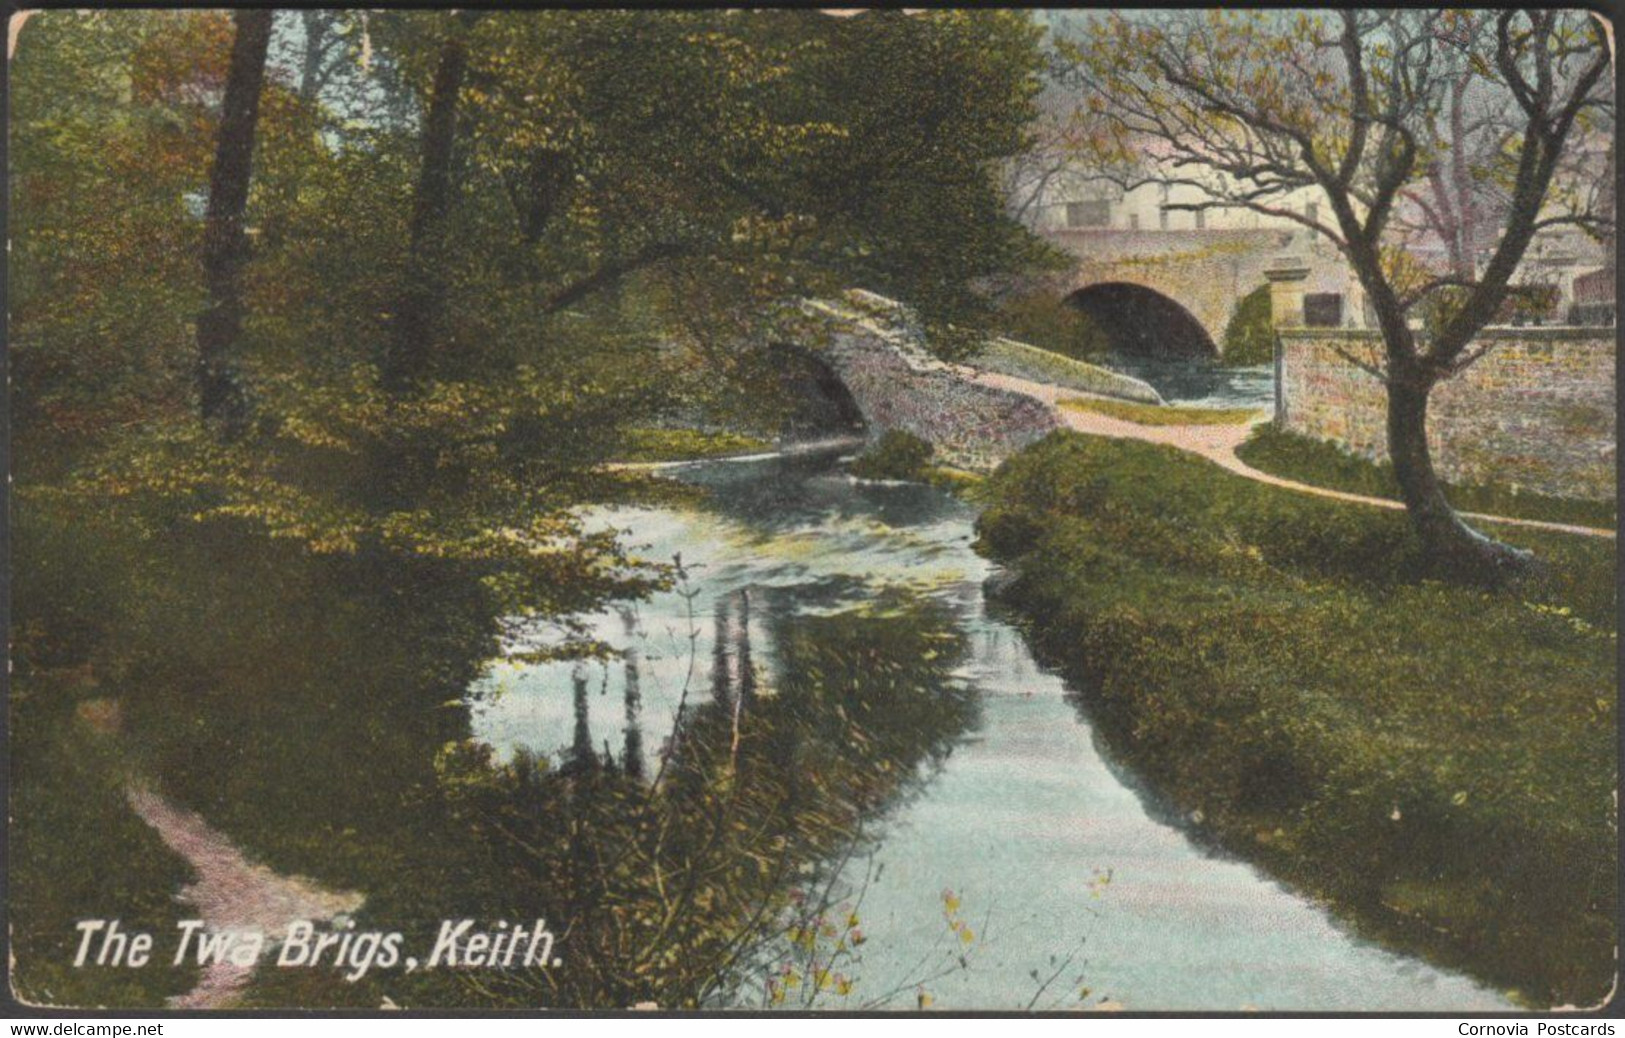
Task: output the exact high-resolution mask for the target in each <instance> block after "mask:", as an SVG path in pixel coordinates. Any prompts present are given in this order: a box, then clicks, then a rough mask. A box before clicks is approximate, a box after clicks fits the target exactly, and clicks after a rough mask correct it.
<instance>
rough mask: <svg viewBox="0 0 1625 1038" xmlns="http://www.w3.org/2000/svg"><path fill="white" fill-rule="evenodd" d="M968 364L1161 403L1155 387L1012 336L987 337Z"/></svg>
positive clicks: (1101, 392) (1086, 390) (1001, 372)
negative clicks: (987, 339) (1030, 344)
mask: <svg viewBox="0 0 1625 1038" xmlns="http://www.w3.org/2000/svg"><path fill="white" fill-rule="evenodd" d="M971 363H973V364H974V365H975V366H976V367H979V368H982V369H984V370H986V371H992V372H996V373H998V374H1001V375H1011V376H1014V377H1016V378H1024V379H1028V380H1030V381H1033V382H1047V383H1049V384H1051V385H1056V386H1061V387H1063V388H1066V389H1075V390H1077V391H1078V392H1080V393H1099V394H1102V395H1105V396H1111V397H1120V398H1122V399H1125V400H1136V401H1140V402H1142V403H1145V404H1153V405H1155V404H1159V403H1161V402H1162V401H1161V398H1160V397H1159V396H1158V395H1157V391H1156V390H1155V389H1152V388H1151V387H1150V386H1149V385H1146V384H1145V383H1144V382H1142V381H1140V380H1139V379H1137V378H1132V377H1130V376H1128V375H1123V374H1120V373H1118V372H1116V371H1112V370H1111V369H1110V368H1103V367H1101V366H1100V365H1098V364H1090V363H1088V362H1087V361H1082V360H1075V359H1073V358H1072V357H1068V356H1064V355H1062V354H1060V353H1055V352H1053V351H1051V350H1045V349H1039V348H1038V347H1036V346H1029V345H1027V344H1026V343H1022V342H1016V341H1015V340H1013V339H991V340H989V341H988V342H987V343H985V344H984V345H983V346H982V348H981V350H980V351H979V352H978V353H977V354H976V356H975V357H974V358H973V359H972V361H971Z"/></svg>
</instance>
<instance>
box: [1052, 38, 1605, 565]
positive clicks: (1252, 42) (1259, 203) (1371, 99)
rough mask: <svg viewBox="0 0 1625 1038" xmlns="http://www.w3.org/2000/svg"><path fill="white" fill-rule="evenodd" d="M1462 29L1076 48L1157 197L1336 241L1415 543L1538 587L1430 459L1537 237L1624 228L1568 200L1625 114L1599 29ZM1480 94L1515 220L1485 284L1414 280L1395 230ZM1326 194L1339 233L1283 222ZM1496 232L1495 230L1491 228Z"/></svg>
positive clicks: (1327, 223)
mask: <svg viewBox="0 0 1625 1038" xmlns="http://www.w3.org/2000/svg"><path fill="white" fill-rule="evenodd" d="M1478 24H1479V23H1478V22H1477V21H1476V20H1475V16H1472V15H1470V14H1466V13H1463V12H1458V11H1439V10H1430V11H1422V10H1416V11H1339V12H1336V13H1334V14H1324V15H1321V14H1309V13H1300V14H1292V15H1288V14H1284V13H1274V12H1244V13H1228V12H1221V11H1218V10H1211V11H1206V12H1181V13H1177V14H1162V13H1159V14H1156V15H1144V16H1129V15H1116V14H1114V15H1111V16H1108V17H1105V18H1101V19H1098V20H1096V21H1095V22H1093V23H1092V24H1091V26H1090V27H1089V28H1088V30H1087V31H1086V34H1085V36H1084V37H1083V38H1082V39H1081V40H1079V41H1077V42H1076V43H1075V44H1073V46H1072V55H1073V57H1074V59H1075V60H1076V62H1077V72H1078V77H1079V80H1080V82H1081V83H1082V85H1083V87H1084V89H1085V90H1086V91H1087V92H1088V95H1089V101H1088V103H1089V105H1090V106H1091V108H1092V110H1094V111H1095V112H1097V113H1099V114H1100V115H1102V116H1103V117H1105V118H1106V119H1107V120H1108V121H1109V122H1110V123H1111V125H1112V126H1114V128H1115V134H1114V135H1113V138H1112V140H1111V142H1110V147H1109V148H1106V149H1103V150H1104V152H1105V153H1106V155H1107V158H1108V160H1115V161H1117V162H1118V163H1119V165H1118V173H1119V174H1120V175H1132V173H1131V172H1130V164H1129V163H1127V162H1126V161H1124V160H1126V159H1128V158H1129V157H1130V156H1133V155H1137V154H1145V153H1147V152H1151V153H1154V154H1155V155H1156V156H1157V163H1156V169H1154V170H1152V171H1151V172H1149V173H1143V171H1142V175H1143V176H1144V177H1145V179H1150V180H1157V181H1162V182H1165V183H1184V184H1192V185H1195V186H1196V187H1198V188H1201V189H1202V190H1203V191H1205V192H1206V196H1207V197H1206V200H1204V201H1200V202H1193V203H1189V204H1186V205H1183V206H1179V207H1181V208H1192V209H1204V208H1211V207H1242V208H1248V209H1253V210H1255V211H1258V212H1261V213H1266V214H1269V215H1272V216H1278V217H1282V218H1285V219H1289V220H1292V221H1294V222H1296V223H1299V224H1302V225H1304V226H1306V227H1308V228H1309V229H1310V230H1312V231H1313V232H1314V233H1316V234H1318V235H1321V236H1323V237H1325V238H1326V239H1328V240H1330V241H1331V242H1333V243H1334V244H1335V245H1336V246H1337V248H1338V249H1339V250H1340V251H1341V253H1342V254H1343V256H1344V257H1345V258H1346V260H1347V261H1348V263H1349V264H1350V266H1351V267H1352V268H1353V270H1354V272H1355V274H1356V275H1357V276H1358V277H1359V279H1360V283H1361V286H1362V287H1363V288H1364V290H1365V294H1366V296H1367V298H1368V300H1369V302H1370V304H1371V307H1372V309H1373V311H1374V312H1375V315H1376V320H1377V324H1378V327H1379V328H1380V329H1381V331H1382V337H1383V346H1384V350H1383V358H1382V361H1381V363H1380V364H1379V365H1374V366H1369V367H1370V370H1371V371H1372V373H1373V374H1374V375H1375V376H1376V377H1378V378H1380V379H1381V380H1382V382H1383V384H1384V385H1385V387H1386V389H1387V397H1388V449H1389V455H1390V457H1391V458H1392V459H1393V463H1394V472H1395V476H1396V477H1397V479H1398V481H1399V485H1400V489H1401V492H1402V495H1403V497H1404V500H1405V505H1406V508H1407V510H1408V512H1409V514H1410V517H1411V521H1412V525H1413V526H1414V528H1415V530H1416V533H1417V534H1418V536H1419V537H1420V539H1421V540H1422V542H1423V543H1424V544H1425V545H1426V546H1427V548H1428V549H1429V553H1430V555H1431V557H1433V558H1434V559H1435V560H1437V561H1438V562H1440V563H1442V564H1443V565H1445V566H1446V567H1448V568H1450V569H1453V570H1455V571H1457V572H1460V573H1463V574H1467V575H1470V576H1472V577H1474V578H1475V579H1487V580H1500V579H1504V578H1507V577H1509V576H1514V575H1517V574H1521V573H1524V572H1526V571H1527V570H1528V569H1529V567H1530V564H1531V561H1532V560H1531V557H1530V556H1529V555H1528V553H1527V552H1523V551H1519V550H1515V549H1513V548H1511V547H1509V546H1507V545H1504V544H1502V543H1500V542H1498V541H1495V540H1492V539H1490V538H1488V537H1485V536H1483V535H1482V534H1480V533H1479V532H1477V531H1476V530H1474V529H1472V528H1471V527H1469V526H1468V525H1467V524H1466V523H1464V522H1463V521H1462V520H1461V518H1460V517H1459V516H1458V515H1457V514H1456V512H1455V511H1454V510H1453V509H1452V508H1451V507H1450V504H1449V502H1448V501H1446V499H1445V496H1444V492H1443V489H1442V487H1441V485H1440V482H1439V479H1438V477H1437V475H1436V474H1435V472H1434V469H1433V463H1432V459H1431V457H1430V455H1429V452H1428V444H1427V436H1426V422H1427V404H1428V396H1429V394H1430V393H1431V391H1432V389H1433V387H1434V386H1436V385H1438V384H1439V382H1441V381H1442V380H1444V379H1447V378H1449V377H1451V376H1452V375H1454V374H1456V373H1457V372H1459V371H1461V370H1462V368H1464V367H1466V366H1467V365H1469V364H1471V363H1473V362H1474V361H1475V360H1476V359H1478V358H1479V357H1480V356H1482V355H1483V352H1484V350H1485V349H1486V348H1487V347H1486V346H1483V345H1477V346H1475V345H1474V344H1473V340H1474V337H1475V335H1476V334H1477V333H1478V331H1479V330H1480V329H1481V328H1483V327H1484V326H1485V324H1486V323H1488V322H1489V321H1490V320H1492V319H1493V318H1494V317H1495V315H1496V313H1497V311H1498V310H1499V309H1500V308H1501V305H1502V302H1503V300H1504V299H1505V298H1506V295H1507V290H1508V284H1509V282H1510V280H1511V278H1512V276H1513V274H1514V272H1515V271H1516V270H1517V268H1518V265H1519V262H1520V261H1521V259H1522V258H1523V255H1524V253H1525V251H1526V249H1527V248H1528V247H1529V243H1530V241H1531V239H1533V238H1534V236H1535V235H1536V234H1537V233H1539V232H1540V231H1542V230H1544V229H1547V228H1551V227H1557V226H1561V225H1565V224H1568V225H1578V226H1581V227H1584V228H1587V229H1589V230H1592V231H1598V230H1601V229H1603V228H1604V226H1605V225H1607V224H1610V223H1611V217H1607V218H1604V217H1602V216H1600V215H1599V214H1597V213H1593V212H1587V211H1583V210H1582V209H1579V208H1576V207H1574V206H1573V205H1572V201H1573V200H1572V199H1571V198H1570V197H1569V196H1568V192H1566V191H1563V190H1561V189H1554V186H1553V185H1554V178H1555V177H1556V175H1557V173H1558V171H1559V169H1560V168H1561V167H1562V165H1563V163H1564V161H1565V157H1566V155H1567V154H1568V151H1569V149H1570V146H1571V143H1572V141H1573V140H1574V138H1575V135H1576V131H1577V127H1582V126H1583V125H1584V124H1586V123H1587V122H1588V121H1590V120H1592V119H1594V118H1595V117H1597V116H1599V115H1606V114H1607V113H1609V112H1611V111H1612V105H1613V98H1612V92H1611V87H1610V81H1609V78H1608V76H1607V72H1608V69H1609V63H1610V46H1609V43H1608V40H1607V33H1606V29H1605V27H1604V26H1603V24H1602V22H1601V20H1600V19H1598V18H1596V17H1594V16H1592V15H1589V14H1586V13H1583V12H1562V11H1527V12H1525V11H1502V12H1500V13H1498V14H1497V15H1495V17H1494V22H1493V27H1490V28H1488V29H1487V30H1486V31H1482V32H1479V31H1473V30H1474V27H1475V26H1477V25H1478ZM1464 78H1466V79H1469V80H1470V81H1471V82H1472V83H1473V84H1474V89H1475V91H1476V92H1477V93H1479V94H1484V95H1489V96H1493V97H1494V98H1496V100H1497V102H1498V103H1499V104H1500V105H1501V106H1502V107H1504V109H1505V110H1506V111H1507V112H1508V113H1509V118H1510V120H1511V125H1512V128H1513V131H1514V132H1513V133H1512V135H1511V138H1510V140H1509V141H1508V143H1507V145H1506V147H1505V148H1504V150H1503V152H1502V153H1501V154H1500V155H1499V156H1497V163H1496V166H1495V170H1494V173H1493V175H1494V176H1496V177H1502V178H1504V180H1502V183H1504V184H1505V185H1506V190H1507V205H1506V209H1505V219H1504V222H1503V223H1502V226H1501V228H1500V234H1499V237H1498V240H1497V243H1496V246H1495V249H1494V251H1493V253H1492V254H1491V255H1490V257H1489V259H1488V261H1487V262H1486V263H1485V265H1484V267H1483V269H1482V270H1481V271H1479V272H1478V273H1477V274H1476V276H1471V277H1463V276H1462V274H1463V273H1464V271H1457V272H1454V273H1451V274H1449V275H1444V276H1439V277H1421V278H1418V277H1410V276H1407V274H1406V272H1407V270H1408V269H1409V270H1414V269H1415V265H1414V264H1410V263H1407V262H1406V261H1405V258H1404V253H1403V251H1402V250H1401V249H1400V248H1399V246H1400V245H1401V244H1402V240H1401V237H1400V235H1401V230H1400V229H1399V221H1398V220H1396V212H1397V210H1398V208H1399V205H1400V203H1401V202H1402V200H1403V198H1404V193H1405V192H1406V191H1407V190H1414V189H1416V188H1417V187H1418V185H1420V184H1422V183H1424V182H1425V181H1426V180H1427V177H1428V176H1429V173H1430V171H1431V170H1434V169H1435V168H1436V164H1437V163H1438V162H1440V161H1448V160H1449V159H1450V158H1451V157H1452V149H1453V147H1455V146H1456V144H1457V143H1459V141H1456V140H1453V139H1452V135H1451V132H1450V131H1449V129H1448V128H1447V127H1446V126H1443V125H1441V122H1442V121H1445V120H1442V119H1441V113H1444V112H1448V110H1449V109H1448V105H1447V103H1446V101H1447V98H1448V97H1450V96H1451V94H1452V92H1453V91H1454V90H1455V89H1456V85H1457V84H1459V83H1461V82H1463V80H1464ZM1302 191H1313V192H1317V193H1319V194H1320V195H1322V196H1323V197H1324V198H1325V199H1326V200H1327V201H1328V202H1329V203H1330V204H1329V214H1328V215H1329V220H1321V219H1319V218H1318V217H1315V216H1311V215H1309V214H1307V213H1305V212H1301V211H1299V210H1298V209H1296V208H1293V207H1289V206H1286V205H1283V204H1282V202H1283V200H1284V199H1286V198H1287V196H1289V195H1292V194H1293V193H1295V192H1302ZM1485 215H1488V214H1485ZM1446 288H1459V289H1462V290H1464V291H1463V294H1462V297H1461V303H1460V305H1459V306H1457V307H1455V308H1454V309H1453V313H1452V314H1451V316H1450V318H1449V319H1448V320H1447V321H1444V322H1442V325H1441V327H1440V328H1439V331H1438V333H1437V334H1436V335H1433V336H1430V337H1426V338H1425V339H1424V338H1422V337H1419V336H1418V335H1417V334H1416V332H1415V330H1413V328H1412V327H1411V323H1410V317H1411V315H1412V311H1413V309H1414V308H1416V307H1417V306H1418V305H1419V304H1422V303H1424V302H1425V301H1427V300H1428V299H1429V298H1430V297H1432V296H1433V295H1434V294H1436V293H1438V292H1440V291H1442V290H1444V289H1446Z"/></svg>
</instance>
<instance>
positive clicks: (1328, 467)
mask: <svg viewBox="0 0 1625 1038" xmlns="http://www.w3.org/2000/svg"><path fill="white" fill-rule="evenodd" d="M1236 456H1237V457H1238V458H1240V459H1241V460H1242V461H1243V462H1245V463H1246V464H1248V465H1250V466H1252V467H1253V468H1255V469H1258V470H1259V471H1260V472H1266V473H1269V474H1270V475H1272V476H1281V477H1284V478H1286V479H1292V480H1297V481H1298V482H1301V483H1307V484H1310V485H1311V486H1317V487H1325V488H1327V489H1330V490H1340V491H1343V492H1345V493H1350V494H1366V495H1369V496H1372V497H1382V498H1389V499H1391V500H1394V501H1398V500H1399V484H1398V483H1396V482H1395V481H1394V469H1393V466H1392V465H1390V464H1388V463H1387V462H1383V463H1381V464H1378V463H1376V462H1373V461H1368V460H1366V459H1365V458H1361V457H1358V456H1357V455H1354V454H1350V453H1349V452H1348V451H1345V450H1343V449H1341V448H1340V447H1338V446H1337V445H1336V444H1334V443H1330V442H1327V441H1324V440H1315V439H1311V438H1309V437H1307V436H1300V435H1298V434H1296V433H1289V432H1283V431H1281V430H1279V429H1276V428H1274V427H1273V426H1269V425H1260V426H1258V427H1257V428H1255V429H1254V430H1253V432H1252V435H1251V436H1250V437H1248V439H1247V441H1246V442H1245V443H1243V444H1242V445H1241V446H1240V447H1238V448H1236ZM1446 493H1447V494H1448V495H1449V497H1450V501H1451V503H1452V504H1454V505H1455V506H1456V507H1457V508H1460V509H1461V510H1463V511H1468V512H1478V513H1486V514H1490V515H1500V516H1506V517H1507V518H1511V519H1537V520H1542V521H1545V522H1554V523H1578V524H1580V525H1583V526H1594V527H1598V528H1600V529H1608V530H1612V529H1614V528H1615V527H1616V526H1617V524H1618V515H1617V513H1616V511H1615V508H1614V502H1612V501H1586V500H1579V499H1575V498H1562V497H1548V496H1546V495H1544V494H1533V493H1527V492H1521V491H1519V490H1518V489H1517V488H1516V487H1509V486H1503V485H1493V486H1447V487H1446Z"/></svg>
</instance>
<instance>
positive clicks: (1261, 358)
mask: <svg viewBox="0 0 1625 1038" xmlns="http://www.w3.org/2000/svg"><path fill="white" fill-rule="evenodd" d="M1222 353H1223V357H1224V363H1225V364H1226V365H1228V366H1230V367H1245V366H1247V365H1250V364H1268V363H1269V362H1270V361H1271V360H1272V359H1273V358H1274V357H1275V322H1274V319H1273V318H1272V317H1271V315H1270V287H1269V286H1268V285H1260V286H1259V287H1258V288H1255V289H1253V290H1252V291H1251V292H1248V293H1247V294H1246V295H1244V296H1242V297H1241V299H1240V300H1239V301H1238V302H1237V303H1236V308H1235V310H1234V311H1232V312H1231V314H1230V320H1229V321H1228V322H1227V323H1226V324H1225V326H1224V349H1223V351H1222Z"/></svg>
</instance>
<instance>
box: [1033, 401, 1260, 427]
mask: <svg viewBox="0 0 1625 1038" xmlns="http://www.w3.org/2000/svg"><path fill="white" fill-rule="evenodd" d="M1060 406H1061V407H1064V408H1066V409H1067V410H1068V411H1085V412H1093V413H1095V414H1103V415H1105V416H1106V417H1108V418H1119V419H1122V420H1123V421H1125V422H1134V423H1136V424H1139V425H1240V424H1242V423H1243V422H1247V421H1250V420H1251V419H1252V418H1254V417H1255V416H1256V415H1257V414H1258V412H1257V411H1256V410H1253V409H1252V408H1249V407H1175V406H1172V405H1167V404H1165V405H1162V406H1157V405H1155V404H1136V403H1130V402H1128V401H1126V400H1097V399H1092V398H1091V399H1085V398H1083V397H1068V398H1067V399H1065V400H1062V401H1061V402H1060Z"/></svg>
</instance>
